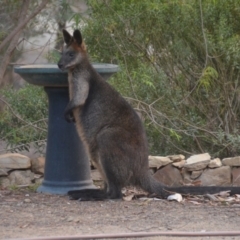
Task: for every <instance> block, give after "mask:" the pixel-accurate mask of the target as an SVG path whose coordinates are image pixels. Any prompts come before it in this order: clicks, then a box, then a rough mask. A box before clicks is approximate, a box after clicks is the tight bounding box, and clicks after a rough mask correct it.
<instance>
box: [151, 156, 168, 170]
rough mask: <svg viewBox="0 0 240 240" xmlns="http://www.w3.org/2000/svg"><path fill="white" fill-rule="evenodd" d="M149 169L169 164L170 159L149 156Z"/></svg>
mask: <svg viewBox="0 0 240 240" xmlns="http://www.w3.org/2000/svg"><path fill="white" fill-rule="evenodd" d="M148 160H149V167H150V168H160V167H162V166H165V165H167V164H169V163H172V161H171V160H170V158H168V157H161V156H149V157H148Z"/></svg>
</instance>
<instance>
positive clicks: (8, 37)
mask: <svg viewBox="0 0 240 240" xmlns="http://www.w3.org/2000/svg"><path fill="white" fill-rule="evenodd" d="M48 2H49V0H43V1H42V3H41V4H40V5H39V7H38V8H37V9H36V10H35V11H34V12H33V13H32V14H31V15H30V16H29V17H27V18H25V19H24V20H23V21H19V24H18V26H17V27H16V28H15V29H14V30H13V31H12V32H11V33H10V34H9V35H8V36H7V37H6V38H5V39H4V40H3V41H2V43H1V44H0V51H1V50H2V49H3V47H4V46H5V45H6V44H7V43H8V42H9V41H10V40H11V39H12V38H13V37H14V36H15V35H16V34H17V33H18V32H19V31H20V30H22V29H23V28H24V27H25V26H26V25H27V24H28V22H29V21H30V20H31V19H33V18H34V17H35V16H36V15H37V14H38V13H39V12H41V11H42V9H43V8H45V6H46V5H47V3H48Z"/></svg>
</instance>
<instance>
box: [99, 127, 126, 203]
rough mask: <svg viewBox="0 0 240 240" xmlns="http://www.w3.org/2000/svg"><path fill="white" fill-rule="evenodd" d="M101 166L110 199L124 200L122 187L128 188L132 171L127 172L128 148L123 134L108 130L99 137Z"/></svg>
mask: <svg viewBox="0 0 240 240" xmlns="http://www.w3.org/2000/svg"><path fill="white" fill-rule="evenodd" d="M97 145H98V151H99V165H100V166H101V168H102V171H103V172H104V175H105V176H106V183H107V189H106V190H107V194H108V197H109V198H110V199H120V198H122V191H121V190H122V187H124V186H126V184H127V182H128V180H129V178H130V177H131V176H130V175H131V174H129V173H130V172H131V171H130V170H129V169H127V170H126V168H125V166H123V165H125V162H126V161H125V160H126V158H127V157H126V155H127V154H126V152H127V150H126V148H124V145H125V144H124V139H122V138H121V133H120V132H119V130H116V129H107V130H104V131H102V132H101V133H99V135H98V137H97Z"/></svg>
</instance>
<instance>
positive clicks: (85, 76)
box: [58, 30, 212, 200]
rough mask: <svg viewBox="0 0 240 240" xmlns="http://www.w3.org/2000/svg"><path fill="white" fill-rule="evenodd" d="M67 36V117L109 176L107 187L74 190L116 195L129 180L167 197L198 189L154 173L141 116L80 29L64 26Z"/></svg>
mask: <svg viewBox="0 0 240 240" xmlns="http://www.w3.org/2000/svg"><path fill="white" fill-rule="evenodd" d="M63 36H64V40H65V43H66V46H65V48H64V49H63V54H62V57H61V59H60V61H59V63H58V66H59V68H60V69H68V72H69V77H68V78H69V79H68V80H69V93H70V94H69V95H70V101H69V104H68V106H67V108H66V111H65V117H66V120H67V121H75V122H76V127H77V131H78V134H79V136H80V137H81V139H82V140H83V142H84V143H85V147H86V149H87V151H88V155H89V158H90V159H91V160H92V162H93V163H94V164H95V165H96V166H97V168H98V169H99V171H100V173H101V174H102V176H103V179H104V181H105V189H104V190H99V189H95V190H93V189H88V190H82V191H70V192H69V195H70V196H71V197H72V198H74V199H78V198H81V199H84V200H90V199H95V200H98V199H106V198H111V199H117V198H121V197H122V193H121V189H122V188H123V187H125V186H128V185H136V186H140V187H141V188H143V189H144V190H146V191H148V192H149V193H155V194H157V195H158V196H161V197H163V198H164V197H166V196H168V195H169V192H168V191H178V192H183V193H188V192H189V191H190V190H191V189H192V192H193V191H195V192H196V188H191V187H185V188H184V189H183V188H166V187H164V186H163V185H162V184H161V183H160V182H158V181H157V180H156V179H154V178H153V176H152V175H151V174H150V172H149V166H148V143H147V138H146V133H145V130H144V127H143V125H142V122H141V120H140V119H139V117H138V115H137V114H136V112H135V111H134V110H133V108H132V107H131V106H130V105H129V104H128V103H127V102H126V101H125V100H124V98H123V97H122V96H121V95H120V94H119V93H118V92H117V91H115V90H114V89H113V88H112V87H111V86H110V85H109V84H108V83H107V82H106V81H104V80H103V79H102V77H101V76H100V75H99V74H98V73H97V72H96V71H95V70H94V69H93V67H92V65H91V64H90V62H89V60H88V57H87V53H86V48H85V45H84V43H83V40H82V36H81V33H80V31H78V30H75V31H74V34H73V36H71V35H70V34H69V33H68V32H67V31H66V30H63ZM194 189H195V190H194ZM166 190H167V191H166ZM198 190H199V189H198ZM205 190H206V189H205ZM207 192H210V193H211V192H212V190H211V189H210V188H209V189H207ZM197 193H200V192H197ZM195 194H196V193H195Z"/></svg>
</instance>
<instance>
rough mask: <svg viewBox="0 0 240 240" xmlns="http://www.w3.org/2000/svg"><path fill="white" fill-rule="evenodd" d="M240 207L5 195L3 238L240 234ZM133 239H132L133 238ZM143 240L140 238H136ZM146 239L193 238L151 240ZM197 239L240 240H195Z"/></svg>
mask: <svg viewBox="0 0 240 240" xmlns="http://www.w3.org/2000/svg"><path fill="white" fill-rule="evenodd" d="M238 230H240V204H239V203H237V202H233V203H228V202H226V201H223V202H212V201H209V200H208V201H207V200H203V199H201V200H198V199H191V198H187V199H184V201H183V202H182V203H178V202H170V201H167V200H159V201H154V200H149V199H148V200H144V201H143V200H140V199H137V200H132V201H123V200H121V201H120V200H118V201H111V200H108V201H99V202H80V201H71V200H69V199H68V197H67V196H57V195H48V194H40V193H35V192H32V191H30V190H26V189H21V190H12V191H10V190H0V239H12V238H31V237H40V236H41V237H44V236H68V235H71V236H74V235H80V234H100V233H133V232H141V231H143V232H155V231H169V232H175V231H238ZM128 239H130V238H128ZM137 239H139V238H137ZM144 239H193V237H188V238H187V237H184V238H179V237H178V238H177V237H154V238H153V237H151V238H150V237H146V238H144ZM194 239H240V236H239V237H196V238H194Z"/></svg>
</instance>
